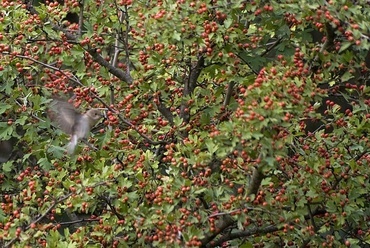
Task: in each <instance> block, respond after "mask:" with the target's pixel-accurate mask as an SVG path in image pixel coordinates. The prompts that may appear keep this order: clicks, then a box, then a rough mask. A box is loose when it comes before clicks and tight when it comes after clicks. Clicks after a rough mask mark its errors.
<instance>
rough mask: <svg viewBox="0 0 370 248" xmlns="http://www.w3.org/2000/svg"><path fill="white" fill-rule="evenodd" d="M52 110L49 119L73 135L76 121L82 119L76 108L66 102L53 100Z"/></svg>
mask: <svg viewBox="0 0 370 248" xmlns="http://www.w3.org/2000/svg"><path fill="white" fill-rule="evenodd" d="M50 110H51V111H50V112H51V113H49V118H50V119H51V120H52V121H53V122H54V123H55V124H56V125H57V126H58V127H59V128H60V129H62V130H63V131H64V132H65V133H67V134H72V133H73V126H74V125H75V122H76V120H78V119H80V118H81V114H80V113H79V112H78V111H77V110H76V109H75V107H74V106H73V105H72V104H70V103H68V102H66V101H63V100H59V99H53V101H52V102H51V105H50Z"/></svg>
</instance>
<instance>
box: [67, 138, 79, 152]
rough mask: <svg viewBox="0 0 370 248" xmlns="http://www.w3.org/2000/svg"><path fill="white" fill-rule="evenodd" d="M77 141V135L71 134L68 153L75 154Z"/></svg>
mask: <svg viewBox="0 0 370 248" xmlns="http://www.w3.org/2000/svg"><path fill="white" fill-rule="evenodd" d="M77 141H78V138H77V135H72V136H71V141H70V142H69V143H68V145H67V153H68V154H73V153H74V151H75V149H76V146H77Z"/></svg>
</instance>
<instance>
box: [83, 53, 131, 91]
mask: <svg viewBox="0 0 370 248" xmlns="http://www.w3.org/2000/svg"><path fill="white" fill-rule="evenodd" d="M87 52H88V53H89V54H90V55H91V57H93V59H94V60H95V61H96V62H98V64H99V65H101V66H103V67H105V68H107V69H108V71H109V72H110V73H112V74H113V75H114V76H116V77H118V78H119V79H121V80H122V81H124V82H126V83H128V84H131V83H132V81H133V79H132V77H131V75H130V74H128V73H125V72H124V71H122V70H121V69H118V68H116V67H114V66H113V65H111V64H109V63H108V62H107V61H106V60H105V59H104V58H103V57H102V56H100V54H99V53H98V52H97V51H96V49H88V50H87Z"/></svg>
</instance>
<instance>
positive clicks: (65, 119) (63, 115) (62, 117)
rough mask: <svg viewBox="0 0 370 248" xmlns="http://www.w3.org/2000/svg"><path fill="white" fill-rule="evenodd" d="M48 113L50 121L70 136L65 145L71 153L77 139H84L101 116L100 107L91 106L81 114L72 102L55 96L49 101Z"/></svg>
mask: <svg viewBox="0 0 370 248" xmlns="http://www.w3.org/2000/svg"><path fill="white" fill-rule="evenodd" d="M48 115H49V118H50V120H51V121H52V122H54V123H55V124H56V125H57V126H58V127H59V128H60V129H61V130H62V131H64V132H65V133H66V134H69V135H70V136H71V140H70V142H69V143H68V145H67V152H68V154H73V152H74V150H75V149H76V146H77V143H78V141H79V140H81V139H86V138H87V137H88V136H89V133H90V130H91V128H92V127H93V126H94V125H95V124H96V123H97V122H98V120H99V119H101V118H102V115H101V109H96V108H93V109H90V110H88V111H86V112H85V113H83V114H81V113H79V112H78V111H77V110H76V108H75V107H74V106H73V105H72V104H70V103H68V102H66V101H63V100H60V99H56V98H54V99H53V101H52V102H51V106H50V109H49V111H48Z"/></svg>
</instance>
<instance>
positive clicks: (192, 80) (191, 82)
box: [180, 56, 204, 123]
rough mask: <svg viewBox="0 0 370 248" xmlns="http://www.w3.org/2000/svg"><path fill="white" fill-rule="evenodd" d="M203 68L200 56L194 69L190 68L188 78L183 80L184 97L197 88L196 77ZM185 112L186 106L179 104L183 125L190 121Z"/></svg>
mask: <svg viewBox="0 0 370 248" xmlns="http://www.w3.org/2000/svg"><path fill="white" fill-rule="evenodd" d="M203 68H204V57H203V56H202V57H200V58H199V60H198V61H197V63H196V65H195V66H194V68H190V72H189V76H188V78H187V80H185V84H184V91H183V96H184V97H186V96H189V95H191V94H192V93H193V91H194V89H195V87H196V86H197V80H198V77H199V75H200V73H201V72H202V69H203ZM186 110H188V105H187V103H186V102H185V101H184V102H183V103H182V104H181V108H180V117H181V118H182V119H183V120H184V122H185V123H188V122H189V121H190V112H189V111H186Z"/></svg>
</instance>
